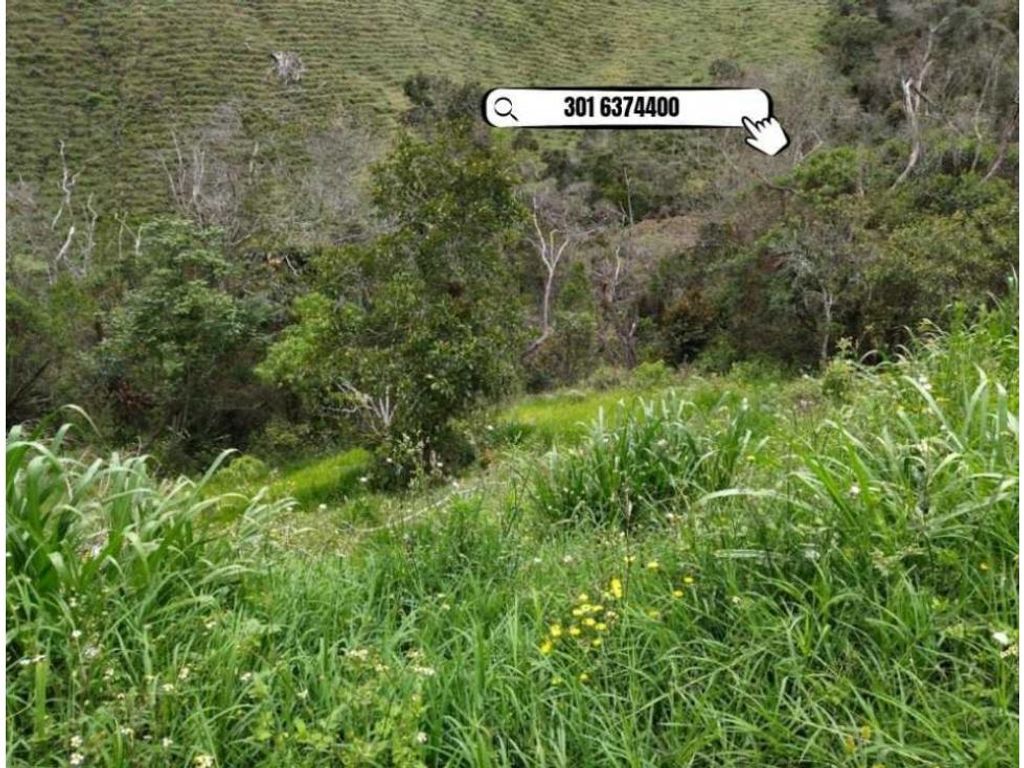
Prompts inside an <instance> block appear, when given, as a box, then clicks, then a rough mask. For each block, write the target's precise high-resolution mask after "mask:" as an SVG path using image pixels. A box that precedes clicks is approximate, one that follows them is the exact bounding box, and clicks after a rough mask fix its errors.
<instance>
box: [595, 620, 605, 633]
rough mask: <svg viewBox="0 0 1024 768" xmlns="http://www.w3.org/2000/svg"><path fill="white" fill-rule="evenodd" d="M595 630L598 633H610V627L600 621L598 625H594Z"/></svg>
mask: <svg viewBox="0 0 1024 768" xmlns="http://www.w3.org/2000/svg"><path fill="white" fill-rule="evenodd" d="M594 629H596V630H597V631H598V632H606V631H608V625H607V624H605V623H604V622H603V621H599V622H597V624H595V625H594Z"/></svg>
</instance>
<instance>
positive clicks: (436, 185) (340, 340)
mask: <svg viewBox="0 0 1024 768" xmlns="http://www.w3.org/2000/svg"><path fill="white" fill-rule="evenodd" d="M513 181H514V179H513V176H512V173H511V170H510V168H509V166H508V161H507V159H506V158H505V157H504V155H503V154H502V153H501V152H500V151H499V150H497V149H495V148H493V147H490V146H486V145H483V146H482V145H480V144H478V143H476V142H475V141H474V140H473V138H472V136H471V133H470V127H469V126H468V125H467V124H465V123H452V124H449V126H448V128H447V130H446V131H443V132H441V133H439V134H438V135H437V136H435V137H434V138H433V139H432V140H431V141H429V142H424V141H421V140H417V139H413V138H406V139H405V140H403V142H402V143H401V144H399V146H398V147H397V148H396V150H395V152H394V154H393V155H392V156H391V157H390V158H389V159H388V160H387V161H386V162H385V163H384V164H382V165H381V166H379V167H378V169H377V171H376V185H377V191H376V199H377V203H378V205H379V207H380V208H381V211H382V212H383V213H385V214H386V215H388V216H389V217H390V218H391V220H392V222H393V225H394V226H393V229H392V231H391V232H389V233H388V234H387V235H385V236H383V237H381V238H380V239H379V240H377V241H376V242H374V243H372V244H370V245H368V246H366V247H358V248H355V247H354V248H348V249H342V250H336V251H329V252H325V253H324V254H323V255H322V256H321V257H320V258H319V260H318V261H317V264H316V267H317V278H316V283H317V291H316V292H314V293H311V294H309V295H308V296H305V297H303V298H301V299H300V300H299V301H298V302H297V304H296V311H297V315H298V322H297V323H296V324H295V325H293V326H291V327H290V328H288V329H286V330H285V332H284V333H283V335H282V337H281V339H280V341H278V342H277V343H276V344H275V345H274V346H273V347H272V348H271V350H270V353H269V356H268V358H267V361H266V362H265V363H264V365H263V366H262V369H261V370H262V372H263V375H264V376H265V377H266V378H268V379H270V380H272V381H275V382H277V383H279V384H282V385H285V386H288V387H290V388H292V389H293V390H294V391H295V392H296V393H297V394H299V395H300V396H301V397H303V398H304V400H305V401H306V403H307V406H308V407H309V408H310V409H312V410H314V411H315V412H319V413H324V412H325V410H326V411H327V412H330V409H333V410H334V412H335V413H337V414H339V416H345V415H346V414H348V417H349V418H351V419H355V420H358V421H357V422H356V424H357V430H358V434H359V435H360V437H361V438H362V439H364V440H367V441H369V442H370V444H372V445H374V446H378V447H380V446H387V445H388V444H392V445H395V444H397V442H398V441H402V440H406V439H411V440H412V441H413V442H420V443H421V450H420V452H419V453H420V456H421V458H422V459H427V458H428V457H429V456H430V455H431V453H432V452H433V453H440V454H443V453H446V452H450V451H451V448H452V447H451V445H450V443H449V444H446V440H447V439H448V438H449V432H448V424H449V421H450V419H451V418H453V417H455V416H457V415H459V414H460V413H462V412H464V411H465V410H466V409H467V408H469V407H470V406H472V405H474V404H476V403H478V402H481V401H482V400H486V399H488V398H495V397H497V396H500V395H502V394H504V393H506V392H508V391H509V390H510V389H511V387H512V385H513V382H514V377H515V373H516V372H515V367H514V363H513V361H514V360H515V359H516V357H517V353H518V350H519V346H518V343H519V341H520V335H519V333H518V332H517V324H518V320H519V314H518V312H517V307H516V305H515V302H512V301H509V297H508V296H507V293H506V288H507V286H508V284H509V273H508V264H507V260H506V257H505V255H504V252H503V247H504V245H505V243H506V240H507V238H508V235H509V231H510V228H511V227H512V226H514V225H515V223H516V222H517V220H518V217H519V215H520V209H519V206H518V203H517V202H516V200H515V198H514V196H513V194H512V184H513ZM403 436H405V437H403ZM386 450H387V449H386V448H385V451H386Z"/></svg>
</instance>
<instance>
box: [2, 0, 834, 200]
mask: <svg viewBox="0 0 1024 768" xmlns="http://www.w3.org/2000/svg"><path fill="white" fill-rule="evenodd" d="M823 7H824V3H823V2H818V1H817V0H815V1H814V2H810V1H809V0H782V1H781V2H778V1H776V2H771V1H770V0H728V1H727V2H711V1H710V0H685V1H684V2H673V1H671V0H654V1H653V2H641V1H640V0H601V1H600V2H588V3H580V2H575V1H574V0H554V1H553V2H552V1H551V0H530V1H529V2H518V1H516V0H497V1H496V2H489V3H483V2H465V1H464V0H463V1H457V0H428V1H425V2H415V3H410V2H407V0H384V1H383V2H380V1H378V0H344V1H343V2H325V1H323V0H315V1H309V2H292V3H269V2H247V3H239V2H226V1H225V0H214V1H209V0H206V1H204V2H196V1H195V0H186V1H185V2H174V3H168V2H162V1H161V0H144V1H143V2H134V3H124V2H120V1H119V0H98V1H97V2H89V3H78V4H58V3H53V2H45V0H18V1H17V2H13V3H12V4H11V5H10V6H9V7H8V9H7V67H8V82H7V94H8V101H7V119H8V127H7V142H8V155H7V157H8V166H7V176H8V178H9V179H13V178H18V177H23V178H25V179H26V180H30V181H38V182H40V183H41V186H42V192H43V193H44V194H53V195H56V194H57V192H58V187H57V182H58V181H59V179H60V165H59V157H58V154H57V146H58V142H59V141H61V140H64V141H66V142H67V147H68V157H69V162H70V163H71V166H72V168H73V169H74V170H76V171H81V176H80V179H79V185H78V186H79V189H80V190H81V194H83V198H82V201H83V202H84V194H87V193H89V192H95V193H96V205H97V207H98V208H99V209H100V210H101V211H108V212H110V211H129V212H135V213H138V212H140V211H142V210H146V209H153V208H155V207H160V206H163V205H164V204H165V202H166V200H165V196H166V188H165V185H166V179H165V176H164V172H163V170H162V169H161V167H160V165H159V163H158V162H157V158H156V153H157V152H161V151H170V150H171V149H172V147H173V144H172V138H171V131H172V130H177V132H178V133H179V135H186V134H187V133H188V132H189V129H190V128H195V127H202V126H205V125H208V124H209V123H210V122H211V120H213V116H214V114H215V112H216V110H217V109H218V108H222V107H225V106H227V107H230V108H232V109H233V110H235V112H236V113H237V114H238V115H239V117H240V120H241V123H242V127H243V130H242V136H241V137H240V140H242V141H247V142H248V144H246V151H247V152H248V151H249V150H250V149H251V143H252V139H253V138H259V139H261V141H262V143H263V145H264V149H263V151H264V152H271V153H272V152H274V151H288V150H287V146H289V142H294V141H295V139H296V138H299V139H301V137H302V136H304V135H308V134H309V133H310V132H313V131H316V130H319V129H321V128H322V127H323V126H325V125H327V124H328V123H330V122H331V121H332V120H334V119H336V118H337V117H338V116H339V115H341V114H348V115H353V114H357V115H367V116H370V118H371V119H374V118H376V119H377V120H378V122H379V124H381V125H382V126H383V125H390V124H393V119H394V117H395V115H396V114H397V113H398V112H400V111H401V110H403V109H405V108H406V107H407V102H406V99H405V96H404V94H403V93H402V89H401V85H402V83H403V81H404V80H405V79H406V78H407V77H409V76H410V75H413V74H415V73H417V72H425V73H428V74H433V75H447V76H449V77H451V78H453V79H455V80H459V81H462V80H472V81H477V82H479V83H481V84H484V85H488V84H508V85H558V84H572V83H579V84H584V85H602V84H679V85H685V84H688V83H698V84H699V83H706V82H707V81H708V69H709V66H710V64H711V63H712V61H713V60H715V59H720V58H732V59H734V60H735V61H737V62H739V63H741V64H742V65H747V66H750V65H755V66H759V65H773V64H779V63H793V62H794V60H797V61H799V60H802V59H804V58H806V57H811V56H813V55H814V54H813V49H814V45H815V43H816V40H817V35H818V28H819V26H820V24H821V20H822V9H823ZM282 50H284V51H293V52H295V53H297V54H298V55H299V56H300V57H301V59H302V61H303V63H304V65H305V74H304V76H303V78H302V80H301V81H300V82H298V83H293V84H290V85H284V84H282V83H281V82H280V81H279V80H278V78H277V77H276V76H275V75H274V74H272V72H271V64H272V61H271V53H272V52H273V51H282ZM246 137H248V138H246ZM282 148H284V149H282Z"/></svg>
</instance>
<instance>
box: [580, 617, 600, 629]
mask: <svg viewBox="0 0 1024 768" xmlns="http://www.w3.org/2000/svg"><path fill="white" fill-rule="evenodd" d="M583 623H584V624H585V625H586V626H588V627H592V626H594V625H595V624H597V621H596V620H595V619H593V618H592V617H590V616H587V618H585V619H584V620H583Z"/></svg>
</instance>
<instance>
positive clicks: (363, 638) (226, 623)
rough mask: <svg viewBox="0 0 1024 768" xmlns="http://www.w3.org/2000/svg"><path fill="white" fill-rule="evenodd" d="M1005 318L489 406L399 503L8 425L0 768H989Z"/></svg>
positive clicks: (1001, 311) (1007, 457) (998, 743)
mask: <svg viewBox="0 0 1024 768" xmlns="http://www.w3.org/2000/svg"><path fill="white" fill-rule="evenodd" d="M1017 324H1018V316H1017V312H1016V305H1015V304H1013V305H1011V304H1005V305H1003V306H1000V307H997V308H995V309H994V310H991V311H990V310H985V311H982V312H981V313H980V314H979V315H978V316H977V317H976V319H975V322H974V323H973V324H972V325H967V324H966V323H963V322H960V323H957V324H956V325H955V327H954V328H953V330H952V331H950V332H949V333H942V332H939V331H936V330H932V331H930V332H928V333H927V334H924V335H923V336H922V337H920V338H919V339H918V340H917V341H916V343H915V344H914V347H915V352H914V354H913V355H911V356H907V357H902V358H900V359H899V360H896V361H893V362H891V363H886V364H884V365H881V366H876V367H873V368H868V367H864V366H861V365H858V364H856V363H853V362H850V361H848V360H847V361H841V362H837V363H834V364H833V366H832V367H831V368H830V369H829V371H828V373H827V374H826V375H825V376H824V377H823V378H821V379H817V378H814V379H810V378H808V379H797V380H790V381H778V380H773V379H765V378H763V377H754V378H750V377H749V375H746V376H744V375H741V374H740V373H739V372H737V373H734V374H732V375H730V376H729V377H726V378H720V377H711V378H702V377H698V376H691V377H689V378H686V379H683V380H678V379H676V380H672V381H668V382H664V381H663V382H662V384H661V387H663V389H662V390H661V391H660V394H658V395H656V396H654V397H652V398H649V399H646V400H644V401H642V402H636V401H633V402H629V401H626V402H624V404H623V405H622V406H621V407H620V408H619V409H617V410H616V411H613V412H609V413H607V414H604V415H603V416H600V415H599V416H598V417H597V419H596V421H595V422H594V423H593V424H592V426H591V427H590V430H589V431H588V432H586V433H584V434H581V433H580V432H579V431H577V430H576V429H575V425H573V424H572V423H571V422H569V421H568V420H566V418H565V415H564V406H565V405H566V404H567V403H568V402H575V403H576V404H577V406H583V407H585V406H586V405H587V404H589V407H590V409H591V412H593V409H595V408H597V407H599V405H600V404H601V403H602V402H603V401H604V397H603V396H602V395H601V393H599V392H598V393H595V394H587V393H583V392H580V393H577V394H575V395H561V396H560V398H559V399H557V400H555V401H553V402H551V403H550V404H549V406H548V407H545V406H544V404H543V403H542V402H537V403H534V404H532V405H530V406H529V407H527V408H526V409H525V410H524V409H522V408H517V409H513V410H511V411H505V412H501V413H496V414H493V415H492V417H493V423H491V424H489V426H490V427H491V430H487V429H486V426H485V427H482V431H484V432H486V433H488V434H492V435H496V436H492V438H491V445H492V448H493V449H494V450H495V451H497V452H498V458H497V459H496V464H495V465H494V468H492V470H491V471H490V472H488V473H485V474H483V475H478V476H476V477H475V478H474V477H470V478H466V482H467V485H466V486H465V487H461V488H454V489H453V488H449V489H448V490H447V491H445V492H443V494H441V495H438V496H437V498H436V499H434V500H433V502H432V503H428V502H429V498H427V499H424V498H423V497H422V496H421V495H416V496H411V497H409V498H408V499H407V500H405V501H404V502H402V504H403V505H404V507H403V508H400V509H397V510H396V509H394V508H388V507H387V504H386V502H385V500H384V497H373V496H369V497H367V496H363V497H359V496H357V497H356V498H353V499H351V500H350V501H348V502H346V503H344V504H340V505H339V504H337V503H332V504H331V505H330V509H329V510H327V509H324V508H319V509H318V508H316V507H315V506H308V505H307V506H306V507H305V509H304V510H303V509H292V510H291V511H288V510H287V509H286V506H287V505H288V504H289V502H287V501H276V502H268V501H266V500H261V499H260V498H259V497H257V498H254V499H252V500H246V499H243V497H242V496H237V495H236V496H222V495H219V494H217V493H214V492H213V491H212V490H211V489H209V488H207V487H206V486H208V485H209V484H210V483H216V482H217V480H218V477H220V476H215V477H214V478H213V479H212V480H211V479H210V478H209V476H207V477H204V478H203V479H202V480H201V481H200V482H199V483H194V482H192V481H190V480H185V479H182V480H179V481H176V482H172V481H159V480H157V479H155V478H154V477H153V476H152V475H151V474H150V471H149V469H148V465H147V462H146V461H145V460H143V459H139V458H124V457H122V456H118V455H114V456H111V457H109V458H102V457H96V456H95V455H94V454H91V453H90V452H89V451H87V450H84V448H83V447H82V446H83V442H82V441H83V440H84V441H88V440H89V439H90V436H89V434H88V431H82V430H81V429H68V428H65V429H62V430H61V431H60V432H59V433H58V435H57V436H56V437H55V438H53V439H43V438H41V437H40V436H32V435H29V434H27V433H26V432H25V431H24V430H22V429H21V428H16V429H15V430H14V431H13V432H12V434H11V435H9V438H8V448H7V462H8V485H7V505H8V535H7V545H8V552H9V553H10V555H9V559H8V598H7V616H8V649H7V650H8V693H7V697H8V699H7V701H8V718H9V719H8V749H9V750H10V764H11V765H15V766H22V765H24V766H30V765H31V766H39V765H58V764H66V763H67V762H70V764H72V765H82V764H88V765H108V766H117V765H184V764H188V765H205V766H212V765H225V766H226V765H232V766H236V765H275V766H319V765H347V766H349V765H350V766H356V765H397V766H416V765H473V766H481V765H535V766H543V765H561V766H578V765H592V766H601V765H608V766H620V765H637V766H641V765H663V764H666V763H670V764H692V765H796V764H805V765H845V766H867V765H872V766H878V765H886V766H896V765H944V766H945V765H974V766H1010V765H1016V763H1017V732H1018V722H1017V697H1018V688H1017V680H1018V667H1017V665H1018V655H1017V653H1018V635H1017V630H1016V627H1017V621H1018V603H1017V568H1018V562H1017V542H1016V531H1017V523H1018V519H1017V518H1018V506H1017V494H1018V487H1017V481H1018V476H1017V463H1016V462H1017V451H1018V421H1017V412H1018V411H1017V407H1018V402H1017V394H1016V393H1017V391H1018V386H1019V381H1018V379H1017V371H1018V353H1017V352H1018V340H1017V334H1016V329H1017ZM577 413H578V411H577ZM541 424H545V425H547V428H548V432H547V434H546V435H545V434H542V433H539V432H538V431H537V430H536V428H537V427H539V426H540V425H541ZM531 425H532V427H533V428H534V429H533V430H532V431H531V429H530V427H531ZM559 425H561V426H559ZM552 438H553V440H554V450H553V451H550V452H549V453H547V454H546V456H545V457H544V459H543V460H541V461H539V462H538V461H537V458H538V455H537V453H538V451H540V452H543V451H545V450H547V449H546V448H545V446H546V445H548V444H549V443H548V440H549V439H552ZM235 466H236V467H237V466H239V465H238V463H237V462H236V465H235ZM503 468H504V469H509V468H510V469H512V471H511V472H505V471H504V469H503ZM310 470H311V468H304V469H301V470H299V471H298V472H296V473H293V475H292V476H293V477H295V478H298V477H300V473H304V474H302V475H301V476H302V477H303V479H305V480H312V479H313V478H314V477H315V473H313V474H311V473H310ZM243 475H244V473H239V472H236V475H235V477H234V478H233V483H234V484H235V485H237V486H241V487H244V482H243V479H244V478H243ZM277 493H280V490H278V491H277ZM218 510H220V511H218ZM224 510H231V516H230V517H229V518H228V519H225V518H224V515H223V511H224ZM382 523H383V524H382Z"/></svg>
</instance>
